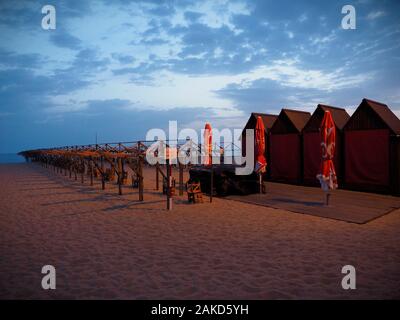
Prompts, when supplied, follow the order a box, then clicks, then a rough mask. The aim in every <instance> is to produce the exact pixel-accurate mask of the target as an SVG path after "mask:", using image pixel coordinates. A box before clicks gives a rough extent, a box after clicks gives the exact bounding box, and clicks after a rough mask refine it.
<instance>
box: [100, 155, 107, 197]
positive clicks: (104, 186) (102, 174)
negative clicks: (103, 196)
mask: <svg viewBox="0 0 400 320" xmlns="http://www.w3.org/2000/svg"><path fill="white" fill-rule="evenodd" d="M100 167H101V190H104V189H105V188H106V181H105V180H104V161H103V157H101V158H100Z"/></svg>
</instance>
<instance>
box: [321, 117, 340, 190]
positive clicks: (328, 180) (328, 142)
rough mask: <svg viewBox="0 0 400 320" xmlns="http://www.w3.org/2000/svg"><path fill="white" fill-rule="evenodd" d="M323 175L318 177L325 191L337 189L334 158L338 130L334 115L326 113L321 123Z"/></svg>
mask: <svg viewBox="0 0 400 320" xmlns="http://www.w3.org/2000/svg"><path fill="white" fill-rule="evenodd" d="M321 140H322V142H321V151H322V161H321V173H320V174H318V175H317V178H318V179H319V181H320V183H321V187H322V189H323V190H325V191H328V190H329V189H336V188H337V187H338V185H337V178H336V172H335V166H334V164H333V158H334V156H335V142H336V128H335V123H334V122H333V119H332V115H331V113H330V112H329V111H325V114H324V118H323V119H322V123H321Z"/></svg>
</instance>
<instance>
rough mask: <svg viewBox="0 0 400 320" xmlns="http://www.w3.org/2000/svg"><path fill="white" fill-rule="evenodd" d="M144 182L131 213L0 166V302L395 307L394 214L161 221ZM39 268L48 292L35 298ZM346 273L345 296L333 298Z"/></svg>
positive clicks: (23, 168)
mask: <svg viewBox="0 0 400 320" xmlns="http://www.w3.org/2000/svg"><path fill="white" fill-rule="evenodd" d="M154 177H155V174H154V169H146V170H145V201H144V202H143V203H141V202H139V201H138V200H137V199H138V194H137V190H132V189H130V188H128V187H125V188H124V195H123V196H118V194H117V187H116V186H115V185H112V186H111V185H110V184H107V189H106V190H105V191H102V190H101V189H100V182H99V181H96V183H95V185H94V186H93V187H90V186H89V184H88V181H85V183H84V184H83V185H82V184H81V183H80V181H79V179H78V181H74V180H71V179H69V178H68V177H65V176H63V175H62V174H56V173H54V172H53V171H52V170H50V169H45V168H42V167H40V166H39V165H37V164H15V165H0V186H1V189H0V298H1V299H95V298H97V299H301V298H303V299H358V298H361V299H366V298H369V299H384V298H400V246H399V244H400V231H399V230H400V211H399V210H396V211H393V212H391V213H390V214H387V215H385V216H383V217H381V218H378V219H376V220H373V221H371V222H369V223H366V224H362V225H358V224H354V223H347V222H343V221H335V220H331V219H326V218H321V217H316V216H310V215H304V214H297V213H293V212H289V211H284V210H281V209H273V208H268V207H262V206H257V205H252V204H247V203H241V202H237V201H231V200H226V199H218V198H214V200H213V203H208V202H205V203H203V204H196V205H192V204H187V201H186V200H187V199H186V197H185V196H182V197H176V198H175V199H174V206H173V210H172V211H170V212H168V211H166V209H165V208H166V202H165V197H163V196H162V195H161V193H160V192H159V191H155V190H154V187H155V181H154ZM206 199H207V198H206ZM47 264H51V265H54V266H55V268H56V271H57V289H56V290H43V289H42V287H41V280H42V276H43V275H42V274H41V268H42V266H43V265H47ZM347 264H351V265H354V266H355V268H356V271H357V289H356V290H343V289H342V287H341V280H342V277H343V276H344V275H342V274H341V268H342V266H344V265H347Z"/></svg>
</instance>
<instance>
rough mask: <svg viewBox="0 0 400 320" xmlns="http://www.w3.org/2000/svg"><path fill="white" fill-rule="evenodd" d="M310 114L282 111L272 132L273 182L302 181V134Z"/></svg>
mask: <svg viewBox="0 0 400 320" xmlns="http://www.w3.org/2000/svg"><path fill="white" fill-rule="evenodd" d="M310 117H311V114H310V113H309V112H304V111H297V110H289V109H282V111H281V112H280V114H279V116H278V118H277V119H276V121H275V123H274V124H273V126H272V128H271V130H270V137H269V138H270V143H269V144H270V158H269V163H270V169H271V180H273V181H278V182H285V183H295V184H299V183H301V180H302V168H303V165H302V162H303V160H302V159H303V157H302V140H301V132H302V130H303V128H304V126H305V124H306V123H307V121H308V120H309V119H310ZM267 161H268V160H267Z"/></svg>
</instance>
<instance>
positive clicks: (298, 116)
mask: <svg viewBox="0 0 400 320" xmlns="http://www.w3.org/2000/svg"><path fill="white" fill-rule="evenodd" d="M282 115H286V117H287V118H288V119H289V120H290V122H291V123H292V124H293V126H294V127H295V128H296V130H297V131H298V132H301V130H303V128H304V126H305V125H306V123H307V121H308V120H309V119H310V117H311V114H310V113H309V112H307V111H299V110H291V109H282V111H281V113H280V114H279V117H281V116H282Z"/></svg>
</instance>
